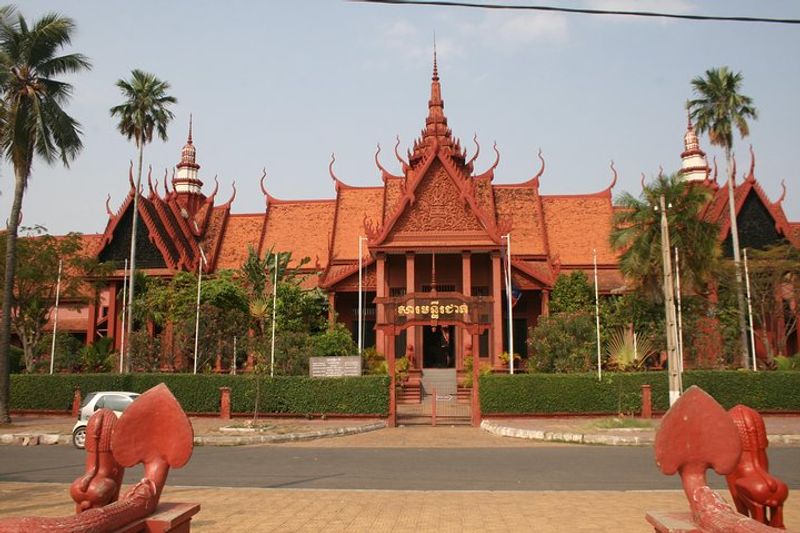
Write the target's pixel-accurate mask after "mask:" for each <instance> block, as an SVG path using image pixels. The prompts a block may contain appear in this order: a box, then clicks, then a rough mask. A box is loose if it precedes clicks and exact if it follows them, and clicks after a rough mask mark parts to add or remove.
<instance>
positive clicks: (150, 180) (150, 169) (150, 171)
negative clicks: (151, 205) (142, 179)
mask: <svg viewBox="0 0 800 533" xmlns="http://www.w3.org/2000/svg"><path fill="white" fill-rule="evenodd" d="M147 187H148V188H149V189H150V194H156V191H155V189H153V167H152V166H150V167H148V171H147Z"/></svg>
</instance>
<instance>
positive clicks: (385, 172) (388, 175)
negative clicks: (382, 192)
mask: <svg viewBox="0 0 800 533" xmlns="http://www.w3.org/2000/svg"><path fill="white" fill-rule="evenodd" d="M399 142H400V141H399V140H398V143H399ZM380 153H381V143H378V150H377V151H376V152H375V164H376V165H377V166H378V170H380V171H381V180H383V182H384V183H386V180H387V179H388V178H395V179H401V178H402V176H395V175H394V174H392V173H391V172H389V171H388V170H386V169H385V168H383V165H381V161H380V158H379V156H380Z"/></svg>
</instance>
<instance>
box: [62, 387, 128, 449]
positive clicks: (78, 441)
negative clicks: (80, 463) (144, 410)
mask: <svg viewBox="0 0 800 533" xmlns="http://www.w3.org/2000/svg"><path fill="white" fill-rule="evenodd" d="M138 397H139V393H138V392H123V391H102V392H91V393H89V395H87V396H86V398H84V400H83V403H82V404H81V408H80V410H79V411H78V421H77V422H75V425H74V426H73V427H72V444H73V445H74V446H75V447H76V448H80V449H83V447H84V446H86V425H87V424H88V423H89V418H90V417H91V416H92V415H93V414H94V412H95V411H97V410H98V409H101V408H103V407H105V408H106V409H111V410H112V411H114V414H116V415H117V417H119V416H120V415H121V414H122V411H124V410H125V409H127V408H128V406H129V405H130V404H132V403H133V400H135V399H136V398H138Z"/></svg>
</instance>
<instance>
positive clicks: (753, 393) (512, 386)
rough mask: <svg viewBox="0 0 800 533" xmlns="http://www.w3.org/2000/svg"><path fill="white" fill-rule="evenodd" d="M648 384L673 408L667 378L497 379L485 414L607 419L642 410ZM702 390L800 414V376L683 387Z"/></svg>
mask: <svg viewBox="0 0 800 533" xmlns="http://www.w3.org/2000/svg"><path fill="white" fill-rule="evenodd" d="M644 384H649V385H650V386H651V390H652V398H653V409H655V410H657V411H665V410H666V409H667V408H668V407H669V391H668V383H667V374H666V372H637V373H621V372H620V373H616V372H614V373H612V372H606V373H604V374H603V380H602V381H598V380H597V375H596V374H593V373H586V374H516V375H513V376H509V375H503V374H496V375H490V376H483V377H481V388H480V391H481V412H482V413H483V414H485V415H490V414H493V413H495V414H499V413H503V414H554V413H566V414H587V413H597V414H608V413H637V412H639V411H640V410H641V387H642V385H644ZM692 385H697V386H699V387H700V388H702V389H703V390H705V391H706V392H708V393H709V394H710V395H711V396H713V397H714V398H715V399H716V400H717V401H718V402H719V403H720V404H722V406H723V407H725V408H726V409H729V408H731V407H733V406H734V405H736V404H738V403H743V404H745V405H748V406H750V407H752V408H753V409H758V410H764V411H800V373H798V372H742V371H713V370H708V371H706V370H697V371H689V372H684V374H683V386H684V388H689V387H690V386H692Z"/></svg>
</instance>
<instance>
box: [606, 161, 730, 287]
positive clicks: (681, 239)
mask: <svg viewBox="0 0 800 533" xmlns="http://www.w3.org/2000/svg"><path fill="white" fill-rule="evenodd" d="M662 195H663V196H664V200H665V204H666V205H667V206H668V207H667V225H668V228H669V236H670V244H671V245H672V246H673V249H674V248H678V252H679V253H678V256H679V259H680V273H681V288H682V289H683V290H685V291H686V292H701V293H702V292H705V291H706V286H707V284H708V282H709V280H710V279H711V277H712V274H713V272H714V269H715V267H716V265H717V263H718V260H719V257H720V250H719V244H718V242H717V235H718V234H719V228H718V227H717V226H716V225H715V224H713V223H711V222H708V221H706V220H704V219H702V217H700V213H701V210H702V209H703V207H704V206H705V205H706V203H707V202H708V200H709V196H708V195H709V192H708V191H707V189H705V188H703V187H696V186H693V185H692V184H691V183H687V182H686V181H683V180H682V179H681V178H680V176H678V175H677V174H673V175H671V176H663V175H662V176H658V177H657V178H656V179H655V181H653V182H652V183H650V184H647V185H645V187H644V189H643V190H642V193H641V195H640V197H639V198H636V197H634V196H633V195H631V194H630V193H627V192H626V193H624V194H623V195H622V196H621V197H620V198H619V199H618V200H617V204H618V205H619V207H620V208H621V209H617V210H616V212H615V215H614V228H613V229H612V231H611V235H610V241H611V246H612V247H613V248H614V249H615V250H616V251H618V252H621V253H622V255H621V256H620V262H619V268H620V270H621V271H622V273H623V274H624V275H625V277H626V278H627V279H628V280H629V281H631V282H632V283H633V284H634V288H635V289H636V290H640V291H641V292H642V294H643V295H644V296H645V297H646V298H648V299H649V300H651V301H653V302H663V289H662V287H663V277H664V276H663V268H662V265H661V263H662V253H661V213H660V212H658V211H657V210H656V209H655V206H657V205H659V198H660V197H661V196H662ZM672 255H673V254H672V250H670V256H672Z"/></svg>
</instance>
